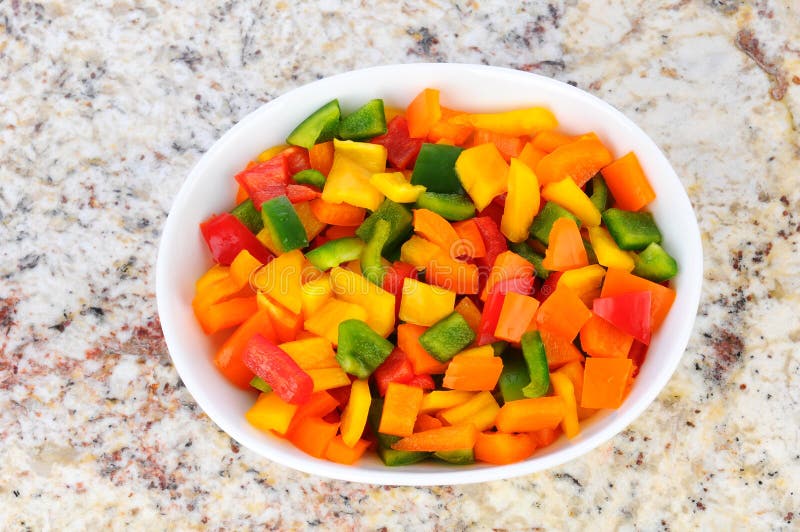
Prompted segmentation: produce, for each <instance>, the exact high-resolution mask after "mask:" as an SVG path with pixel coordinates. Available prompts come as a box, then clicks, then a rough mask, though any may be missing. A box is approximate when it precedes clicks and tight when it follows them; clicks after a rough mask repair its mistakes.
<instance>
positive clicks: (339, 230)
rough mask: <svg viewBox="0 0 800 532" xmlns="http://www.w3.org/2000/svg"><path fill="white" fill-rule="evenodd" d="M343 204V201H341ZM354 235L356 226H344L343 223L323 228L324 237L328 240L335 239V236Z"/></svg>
mask: <svg viewBox="0 0 800 532" xmlns="http://www.w3.org/2000/svg"><path fill="white" fill-rule="evenodd" d="M342 205H344V203H342ZM353 236H356V227H355V226H350V227H347V226H344V225H331V226H328V228H327V229H326V230H325V238H327V239H329V240H336V239H337V238H346V237H353ZM322 244H324V242H320V245H322Z"/></svg>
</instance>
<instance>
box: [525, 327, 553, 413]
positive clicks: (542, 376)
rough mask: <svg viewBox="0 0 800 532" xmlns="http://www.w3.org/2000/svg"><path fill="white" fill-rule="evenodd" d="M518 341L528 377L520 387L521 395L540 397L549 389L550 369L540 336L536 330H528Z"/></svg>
mask: <svg viewBox="0 0 800 532" xmlns="http://www.w3.org/2000/svg"><path fill="white" fill-rule="evenodd" d="M520 343H521V344H522V357H523V358H524V360H525V366H526V367H527V368H528V379H529V382H528V384H527V385H526V386H525V387H524V388H523V389H522V395H524V396H525V397H528V398H536V397H541V396H543V395H545V394H546V393H547V392H548V390H549V389H550V370H549V366H548V363H547V355H546V353H545V349H544V343H543V342H542V337H541V335H540V334H539V332H538V331H530V332H527V333H525V334H523V335H522V340H521V342H520Z"/></svg>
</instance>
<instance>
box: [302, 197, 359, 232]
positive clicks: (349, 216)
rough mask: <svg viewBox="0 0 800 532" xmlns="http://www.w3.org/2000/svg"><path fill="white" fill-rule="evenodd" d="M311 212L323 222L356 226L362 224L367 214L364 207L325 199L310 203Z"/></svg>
mask: <svg viewBox="0 0 800 532" xmlns="http://www.w3.org/2000/svg"><path fill="white" fill-rule="evenodd" d="M309 206H310V207H311V212H313V213H314V216H315V217H316V218H317V219H318V220H319V221H320V222H322V223H326V224H331V225H342V226H346V227H355V226H358V225H361V222H363V221H364V216H365V215H366V209H364V208H363V207H354V206H353V205H348V204H347V203H329V202H327V201H325V200H323V199H315V200H313V201H312V202H310V203H309Z"/></svg>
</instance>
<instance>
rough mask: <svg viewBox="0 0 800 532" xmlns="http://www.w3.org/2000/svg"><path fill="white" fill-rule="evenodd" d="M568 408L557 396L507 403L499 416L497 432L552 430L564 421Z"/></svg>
mask: <svg viewBox="0 0 800 532" xmlns="http://www.w3.org/2000/svg"><path fill="white" fill-rule="evenodd" d="M566 409H567V406H566V404H565V403H564V399H562V398H561V397H556V396H549V397H537V398H535V399H518V400H516V401H509V402H507V403H505V404H504V405H503V406H502V407H501V408H500V412H499V413H498V414H497V420H496V424H497V430H499V431H501V432H531V431H534V430H539V429H548V428H549V429H552V428H555V427H557V426H558V424H559V423H561V420H562V419H564V414H565V412H566Z"/></svg>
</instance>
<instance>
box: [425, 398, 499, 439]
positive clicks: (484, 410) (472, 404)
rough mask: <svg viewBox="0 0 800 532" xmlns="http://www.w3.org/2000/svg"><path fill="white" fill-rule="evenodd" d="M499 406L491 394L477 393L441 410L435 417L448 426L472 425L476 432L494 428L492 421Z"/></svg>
mask: <svg viewBox="0 0 800 532" xmlns="http://www.w3.org/2000/svg"><path fill="white" fill-rule="evenodd" d="M499 411H500V405H498V404H497V401H496V400H495V398H494V396H493V395H492V394H491V392H488V391H483V392H478V393H476V394H475V395H473V396H472V397H470V398H469V400H467V401H465V402H463V403H461V404H458V405H456V406H452V407H450V408H447V409H444V410H441V411H440V412H439V413H438V414H436V415H437V417H438V418H439V419H441V420H442V421H444V422H446V423H447V424H448V425H453V426H455V425H468V424H471V425H474V426H475V428H476V429H478V430H488V429H490V428H492V427H494V420H495V418H496V417H497V412H499Z"/></svg>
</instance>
